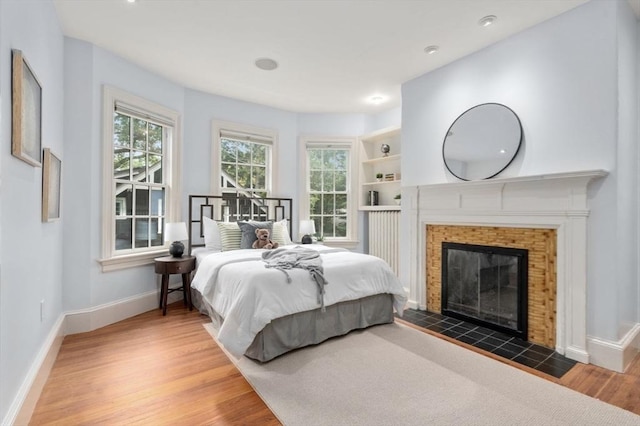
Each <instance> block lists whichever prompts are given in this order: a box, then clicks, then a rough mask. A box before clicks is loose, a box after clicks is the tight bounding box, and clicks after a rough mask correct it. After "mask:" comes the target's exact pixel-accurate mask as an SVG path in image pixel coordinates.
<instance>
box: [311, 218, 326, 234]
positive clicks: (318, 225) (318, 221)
mask: <svg viewBox="0 0 640 426" xmlns="http://www.w3.org/2000/svg"><path fill="white" fill-rule="evenodd" d="M310 219H311V220H313V223H314V225H315V228H316V234H318V235H321V236H324V234H323V233H322V218H321V217H320V216H311V217H310Z"/></svg>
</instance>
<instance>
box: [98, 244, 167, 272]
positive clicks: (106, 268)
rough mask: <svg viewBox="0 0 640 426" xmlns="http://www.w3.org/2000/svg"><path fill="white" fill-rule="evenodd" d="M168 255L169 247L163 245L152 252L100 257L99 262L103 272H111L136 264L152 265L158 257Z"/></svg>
mask: <svg viewBox="0 0 640 426" xmlns="http://www.w3.org/2000/svg"><path fill="white" fill-rule="evenodd" d="M168 255H169V252H168V251H167V249H166V248H165V247H162V248H161V249H160V250H157V251H152V252H145V253H136V254H129V255H125V256H117V257H112V258H110V259H98V263H100V265H101V266H102V272H111V271H119V270H121V269H127V268H135V267H136V266H144V265H151V264H152V263H153V260H154V259H155V258H156V257H161V256H168Z"/></svg>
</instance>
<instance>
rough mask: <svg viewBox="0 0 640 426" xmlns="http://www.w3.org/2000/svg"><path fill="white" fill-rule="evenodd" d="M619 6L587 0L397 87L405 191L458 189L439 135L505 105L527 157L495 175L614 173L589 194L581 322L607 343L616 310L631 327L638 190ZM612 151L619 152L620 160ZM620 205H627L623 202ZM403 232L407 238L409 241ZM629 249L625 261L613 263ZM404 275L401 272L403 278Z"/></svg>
mask: <svg viewBox="0 0 640 426" xmlns="http://www.w3.org/2000/svg"><path fill="white" fill-rule="evenodd" d="M622 3H625V5H626V2H622V1H621V2H618V1H593V2H589V3H587V4H585V5H584V6H581V7H578V8H576V9H574V10H572V11H570V12H568V13H566V14H564V15H561V16H559V17H557V18H554V19H552V20H549V21H547V22H545V23H542V24H540V25H538V26H535V27H533V28H531V29H529V30H526V31H524V32H522V33H519V34H517V35H515V36H513V37H510V38H509V39H507V40H505V41H502V42H500V43H497V44H494V45H492V46H490V47H488V48H486V49H483V50H482V51H480V52H477V53H475V54H472V55H469V56H467V57H465V58H463V59H461V60H459V61H456V62H454V63H452V64H450V65H448V66H445V67H442V68H440V69H438V70H435V71H433V72H431V73H428V74H426V75H423V76H421V77H418V78H416V79H414V80H412V81H409V82H407V83H406V84H404V85H403V87H402V98H403V105H402V124H403V128H402V143H403V146H402V152H403V156H402V174H403V186H412V185H419V184H429V183H442V182H452V181H456V179H455V178H454V177H452V176H451V175H450V174H448V173H447V172H446V168H445V166H444V164H443V161H442V154H441V144H442V140H443V138H444V134H445V132H446V131H447V129H448V127H449V125H450V124H451V123H452V122H453V121H454V120H455V118H456V117H457V116H458V115H459V114H460V113H462V112H464V111H465V110H466V109H468V108H469V107H471V106H474V105H476V104H480V103H485V102H499V103H503V104H505V105H507V106H509V107H510V108H512V109H513V110H514V111H515V112H516V114H518V116H519V117H520V120H521V121H522V126H523V131H524V138H525V141H524V147H523V148H524V149H522V151H521V152H520V153H519V156H518V159H517V160H516V161H515V163H514V164H513V165H512V166H510V167H509V168H508V169H507V170H505V172H503V173H502V174H501V175H500V176H526V175H536V174H544V173H553V172H566V171H574V170H589V169H606V170H608V171H609V172H610V175H609V176H608V177H607V178H605V179H604V181H601V182H598V183H596V184H594V185H592V188H591V191H590V194H589V197H590V206H591V209H592V214H591V217H590V220H589V221H590V223H589V236H590V237H589V244H588V256H589V257H588V258H589V269H588V296H587V297H588V302H587V303H588V307H587V308H588V315H587V318H588V333H589V334H590V335H593V336H598V337H601V338H603V339H607V340H611V341H617V340H618V339H619V338H621V337H622V333H624V332H625V331H626V330H628V328H626V327H621V325H622V324H621V321H622V319H621V318H618V314H617V313H618V312H624V314H621V315H624V317H625V321H626V320H627V319H629V320H631V322H638V311H637V287H638V275H637V268H633V267H632V266H631V265H632V264H634V263H635V261H637V242H634V241H632V240H633V236H634V235H637V232H634V233H633V234H632V237H631V238H625V237H623V234H624V233H625V232H626V231H627V227H628V226H630V227H631V229H637V228H636V224H637V217H638V214H637V213H638V210H637V192H636V191H634V190H632V188H631V182H636V181H637V173H638V171H637V167H638V166H637V162H635V164H632V163H633V160H632V159H634V158H635V159H637V155H635V156H632V157H631V159H626V155H628V154H633V152H635V151H634V149H635V148H633V146H635V145H636V142H635V141H636V136H635V135H632V134H631V133H632V132H633V129H631V127H632V124H631V123H630V120H631V119H629V118H625V117H623V116H621V117H620V120H621V121H620V124H619V122H618V118H619V117H618V108H619V104H618V102H619V98H618V90H619V87H618V84H619V82H620V84H621V87H620V89H624V90H626V89H627V88H631V89H632V92H630V93H632V94H635V93H636V90H635V89H634V87H635V86H633V84H635V80H634V81H631V80H632V78H630V76H633V79H635V75H636V74H635V70H634V69H630V70H628V71H626V70H625V71H622V73H621V75H619V74H618V62H619V61H618V54H619V49H618V47H619V45H618V37H621V38H624V40H625V43H630V44H631V46H629V47H625V48H624V50H625V52H626V53H625V54H626V55H627V56H631V53H630V51H632V50H633V51H636V50H637V41H636V40H635V39H633V38H632V36H631V35H629V34H627V33H630V32H631V31H622V30H621V31H620V32H619V33H618V32H617V30H616V28H617V24H618V21H619V19H622V20H624V21H625V22H627V21H628V20H629V14H630V13H631V12H630V11H629V10H628V7H624V6H623V5H622ZM618 9H620V10H618ZM618 12H620V17H619V16H618ZM634 19H635V18H634ZM625 26H626V27H628V23H627V24H626V25H625ZM622 44H624V43H622ZM631 60H632V58H629V59H625V58H623V57H622V56H621V58H620V63H621V65H624V66H625V67H626V66H627V65H626V64H627V62H629V61H631ZM627 86H628V87H627ZM631 96H633V95H631ZM627 98H628V97H626V96H623V97H621V98H620V101H621V102H624V103H623V104H621V106H622V105H624V106H625V107H629V108H631V112H630V114H631V116H632V117H635V116H636V113H637V105H636V103H635V102H634V101H629V100H627ZM619 126H620V127H619ZM623 131H624V132H625V136H624V137H623V138H622V139H621V140H620V141H619V140H618V132H623ZM618 143H621V144H624V147H625V148H624V151H623V152H621V153H620V154H618V151H617V148H618ZM619 162H624V163H625V164H624V166H623V167H622V166H621V165H620V164H619ZM621 167H622V168H621ZM621 173H622V175H621ZM625 197H628V198H630V199H631V200H632V201H631V202H629V203H627V202H623V201H622V198H625ZM621 209H625V211H624V212H622V211H621ZM632 216H633V218H636V219H635V220H634V219H633V218H632ZM404 219H405V221H406V220H411V218H408V217H404ZM403 232H404V233H403V238H406V239H408V238H410V237H411V236H410V235H406V230H404V231H403ZM405 250H406V249H405V248H403V253H404V256H401V257H402V258H406V254H407V252H406V251H405ZM625 251H630V253H631V255H630V256H631V257H632V258H631V259H629V263H626V264H624V265H621V263H620V262H621V261H618V259H626V258H621V257H620V256H621V255H622V253H624V252H625ZM634 256H635V257H634ZM634 259H635V261H634ZM408 274H409V271H408V264H406V263H404V264H403V265H402V276H403V277H408V276H409V275H408Z"/></svg>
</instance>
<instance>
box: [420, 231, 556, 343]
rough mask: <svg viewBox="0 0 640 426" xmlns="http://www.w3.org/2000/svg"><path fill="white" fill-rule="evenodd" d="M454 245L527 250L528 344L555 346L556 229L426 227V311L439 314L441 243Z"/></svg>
mask: <svg viewBox="0 0 640 426" xmlns="http://www.w3.org/2000/svg"><path fill="white" fill-rule="evenodd" d="M443 242H453V243H461V244H475V245H483V246H497V247H508V248H517V249H525V250H528V252H529V254H528V256H529V262H528V263H529V265H528V274H527V275H528V292H527V294H528V340H529V341H530V342H532V343H537V344H539V345H543V346H546V347H548V348H554V347H555V345H556V291H557V278H556V257H557V250H556V244H557V235H556V230H555V229H538V228H511V227H488V226H460V225H427V226H426V257H427V259H426V278H427V288H426V291H427V309H428V310H429V311H431V312H437V313H440V310H441V277H442V243H443Z"/></svg>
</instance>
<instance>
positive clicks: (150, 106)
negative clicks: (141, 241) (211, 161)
mask: <svg viewBox="0 0 640 426" xmlns="http://www.w3.org/2000/svg"><path fill="white" fill-rule="evenodd" d="M117 102H123V103H125V104H127V105H131V106H132V107H135V108H136V109H141V110H146V111H149V112H150V113H153V114H157V115H159V116H162V117H166V118H167V119H168V120H171V122H173V123H174V124H173V127H171V129H172V131H171V141H170V143H169V146H168V152H170V167H165V169H166V170H165V172H166V173H167V177H166V193H165V205H166V206H167V211H166V215H165V219H166V221H167V222H180V221H181V219H180V218H181V214H182V209H181V204H182V200H181V198H180V194H181V192H182V191H181V189H182V188H181V179H180V176H182V140H181V135H182V131H181V119H180V114H179V113H178V112H177V111H174V110H172V109H169V108H167V107H164V106H162V105H159V104H156V103H154V102H151V101H148V100H146V99H144V98H141V97H138V96H135V95H132V94H130V93H127V92H125V91H123V90H120V89H117V88H115V87H112V86H108V85H103V87H102V211H103V212H105V213H104V216H103V219H102V259H101V260H99V262H100V263H101V264H102V265H103V271H104V270H105V265H107V269H106V270H116V269H122V268H127V267H130V266H137V265H131V264H127V261H128V260H130V259H133V258H134V257H136V256H140V257H141V258H144V257H145V254H148V253H151V252H154V253H156V254H157V252H158V248H157V247H155V248H150V249H144V250H140V251H139V252H137V253H131V254H128V255H125V256H116V254H115V251H114V250H113V249H112V247H113V245H114V244H113V235H114V233H115V230H114V229H113V228H114V220H113V219H114V215H115V212H114V211H113V209H112V208H111V202H112V199H113V152H112V151H113V112H114V109H115V105H116V103H117ZM164 161H165V165H166V161H167V156H166V155H165V156H164ZM162 248H163V249H164V250H166V249H168V244H165V246H163V247H162ZM121 261H124V263H123V265H122V267H120V266H119V265H118V264H119V263H120V262H121ZM139 264H146V263H139Z"/></svg>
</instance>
